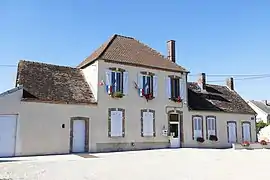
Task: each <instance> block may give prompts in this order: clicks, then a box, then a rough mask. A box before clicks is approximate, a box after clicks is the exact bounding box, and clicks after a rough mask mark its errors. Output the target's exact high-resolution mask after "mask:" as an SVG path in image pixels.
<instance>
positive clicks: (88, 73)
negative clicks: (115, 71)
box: [82, 61, 99, 100]
mask: <svg viewBox="0 0 270 180" xmlns="http://www.w3.org/2000/svg"><path fill="white" fill-rule="evenodd" d="M82 72H83V75H84V77H85V80H86V81H87V83H88V85H89V86H90V88H91V90H92V92H93V95H94V97H95V99H96V100H97V98H98V84H99V82H98V61H96V62H94V63H93V64H91V65H89V66H87V67H86V68H84V69H83V70H82Z"/></svg>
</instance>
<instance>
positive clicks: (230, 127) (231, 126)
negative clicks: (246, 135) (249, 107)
mask: <svg viewBox="0 0 270 180" xmlns="http://www.w3.org/2000/svg"><path fill="white" fill-rule="evenodd" d="M227 137H228V142H229V143H235V142H237V126H236V122H235V121H228V122H227Z"/></svg>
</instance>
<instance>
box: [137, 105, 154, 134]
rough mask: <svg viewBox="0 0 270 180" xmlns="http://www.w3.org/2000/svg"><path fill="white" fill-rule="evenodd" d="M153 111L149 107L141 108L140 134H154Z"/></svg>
mask: <svg viewBox="0 0 270 180" xmlns="http://www.w3.org/2000/svg"><path fill="white" fill-rule="evenodd" d="M155 135H156V133H155V111H154V110H149V109H142V110H141V136H142V137H146V136H155Z"/></svg>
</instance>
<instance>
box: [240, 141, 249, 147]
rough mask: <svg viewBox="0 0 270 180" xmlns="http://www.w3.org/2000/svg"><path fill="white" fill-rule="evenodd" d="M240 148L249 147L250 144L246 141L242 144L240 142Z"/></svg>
mask: <svg viewBox="0 0 270 180" xmlns="http://www.w3.org/2000/svg"><path fill="white" fill-rule="evenodd" d="M242 146H243V147H249V146H250V143H249V142H248V141H244V142H242Z"/></svg>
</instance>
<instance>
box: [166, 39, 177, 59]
mask: <svg viewBox="0 0 270 180" xmlns="http://www.w3.org/2000/svg"><path fill="white" fill-rule="evenodd" d="M167 50H168V58H169V59H170V60H171V61H172V62H174V63H175V40H169V41H167Z"/></svg>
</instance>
